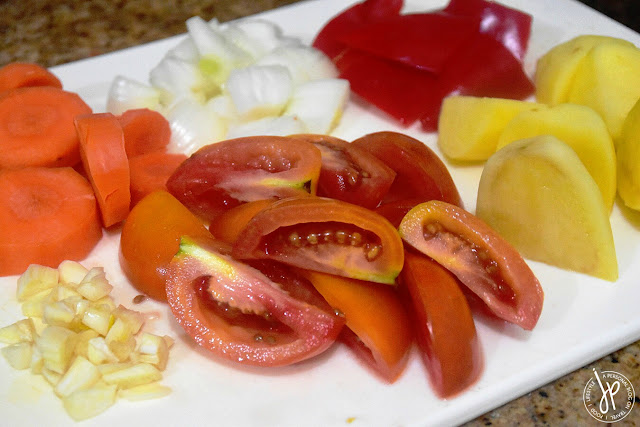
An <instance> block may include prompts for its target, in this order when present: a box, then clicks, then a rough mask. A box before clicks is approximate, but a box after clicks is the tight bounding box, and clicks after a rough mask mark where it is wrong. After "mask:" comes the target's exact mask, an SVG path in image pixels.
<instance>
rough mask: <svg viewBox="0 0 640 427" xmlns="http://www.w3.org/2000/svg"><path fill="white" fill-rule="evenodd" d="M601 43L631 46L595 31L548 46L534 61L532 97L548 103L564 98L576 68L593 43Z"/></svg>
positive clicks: (555, 103)
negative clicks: (546, 50)
mask: <svg viewBox="0 0 640 427" xmlns="http://www.w3.org/2000/svg"><path fill="white" fill-rule="evenodd" d="M601 44H620V45H627V46H633V44H632V43H631V42H628V41H626V40H622V39H618V38H614V37H608V36H598V35H590V34H587V35H581V36H578V37H575V38H573V39H571V40H569V41H567V42H564V43H561V44H559V45H557V46H555V47H554V48H552V49H551V50H550V51H549V52H547V53H546V54H545V55H543V56H542V57H540V59H539V60H538V63H537V65H536V72H535V77H534V81H535V85H536V100H537V101H538V102H542V103H545V104H549V105H557V104H561V103H563V102H567V100H568V97H569V89H570V88H571V85H572V83H573V78H574V75H575V73H576V69H577V68H578V66H579V65H580V63H581V62H582V60H583V59H584V57H585V56H586V55H587V53H588V52H589V51H590V50H591V49H592V48H593V47H594V46H598V45H601Z"/></svg>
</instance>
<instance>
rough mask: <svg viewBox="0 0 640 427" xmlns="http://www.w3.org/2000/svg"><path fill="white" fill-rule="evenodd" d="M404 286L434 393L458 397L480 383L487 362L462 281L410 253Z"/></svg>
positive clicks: (405, 263) (402, 282)
mask: <svg viewBox="0 0 640 427" xmlns="http://www.w3.org/2000/svg"><path fill="white" fill-rule="evenodd" d="M400 282H401V286H402V287H403V288H404V289H403V290H405V292H406V293H407V294H408V300H409V301H408V306H409V307H410V311H411V313H412V315H413V319H414V323H413V324H414V326H415V329H416V337H417V340H418V344H419V346H420V349H421V355H422V358H423V360H424V362H425V365H426V366H427V369H428V372H429V378H430V379H431V383H432V385H433V388H434V389H435V391H436V393H437V394H438V396H440V397H441V398H449V397H452V396H455V395H456V394H459V393H460V392H462V391H464V390H465V389H467V388H468V387H469V386H470V385H472V384H473V383H475V382H476V380H477V379H478V378H479V376H480V374H481V372H482V366H483V357H482V351H481V348H480V344H479V340H478V336H477V333H476V327H475V323H474V320H473V317H472V315H471V310H470V308H469V304H468V303H467V300H466V298H465V296H464V294H463V292H462V290H461V288H460V285H459V281H458V279H456V277H455V276H454V275H453V274H451V273H450V272H449V271H448V270H446V269H445V268H444V267H442V266H441V265H440V264H438V263H437V262H435V261H433V260H432V259H431V258H429V257H427V256H425V255H423V254H421V253H419V252H415V251H412V250H408V251H407V252H406V253H405V261H404V268H403V269H402V274H401V280H400Z"/></svg>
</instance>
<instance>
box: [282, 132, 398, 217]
mask: <svg viewBox="0 0 640 427" xmlns="http://www.w3.org/2000/svg"><path fill="white" fill-rule="evenodd" d="M294 137H295V138H301V139H304V140H306V141H309V142H311V143H313V144H314V145H315V146H316V147H318V149H320V152H321V153H322V168H321V169H320V178H319V179H318V190H317V195H318V196H320V197H329V198H331V199H337V200H342V201H343V202H348V203H352V204H354V205H358V206H364V207H365V208H369V209H373V208H375V207H376V206H378V205H379V204H380V202H381V201H382V198H383V197H384V196H385V195H386V194H387V192H388V191H389V188H391V185H392V184H393V180H394V178H395V176H396V173H395V172H394V171H393V169H391V168H390V167H388V166H387V165H386V164H385V163H384V162H382V161H381V160H379V159H378V158H377V157H376V156H374V155H373V154H371V153H370V152H369V151H367V150H364V149H362V148H361V147H358V146H356V145H354V144H351V143H349V142H347V141H344V140H342V139H339V138H335V137H331V136H327V135H311V134H309V135H294Z"/></svg>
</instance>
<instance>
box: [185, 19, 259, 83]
mask: <svg viewBox="0 0 640 427" xmlns="http://www.w3.org/2000/svg"><path fill="white" fill-rule="evenodd" d="M214 22H215V21H214ZM214 22H209V23H207V22H206V21H204V20H203V19H202V18H200V17H198V16H194V17H193V18H189V19H187V30H188V31H189V35H190V36H191V39H192V40H193V43H194V44H195V46H196V48H197V49H198V52H199V53H200V60H199V62H198V65H199V68H200V71H201V72H202V73H203V74H204V75H206V76H207V77H208V78H210V79H212V80H213V81H215V82H216V83H218V84H222V83H224V81H225V80H226V79H227V77H228V76H229V73H230V72H231V70H232V69H234V68H238V67H243V66H246V65H249V64H250V63H251V62H252V61H253V59H252V58H251V56H250V55H249V54H248V53H246V52H245V51H243V50H242V49H241V48H239V47H237V46H236V45H234V44H233V43H231V42H230V41H229V40H227V39H226V38H225V37H224V35H223V34H222V30H220V28H219V26H217V25H215V23H214Z"/></svg>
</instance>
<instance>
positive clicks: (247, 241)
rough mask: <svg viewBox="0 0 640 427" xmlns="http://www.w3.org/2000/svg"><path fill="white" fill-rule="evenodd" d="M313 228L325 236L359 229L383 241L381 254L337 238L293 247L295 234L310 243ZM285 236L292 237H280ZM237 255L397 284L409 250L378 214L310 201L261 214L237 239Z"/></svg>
mask: <svg viewBox="0 0 640 427" xmlns="http://www.w3.org/2000/svg"><path fill="white" fill-rule="evenodd" d="M309 225H311V226H315V225H318V227H317V228H318V230H317V231H319V232H323V231H324V230H325V229H329V231H341V230H344V229H349V228H351V229H356V230H359V232H360V233H361V234H367V235H370V236H372V239H373V240H374V241H375V240H377V242H376V243H377V244H378V245H379V247H380V251H379V252H378V253H377V255H376V256H375V257H374V258H373V259H369V258H367V254H368V251H367V250H365V249H366V247H365V246H364V243H363V245H359V246H356V245H352V244H345V242H342V243H339V242H337V241H336V240H337V239H336V236H335V235H333V236H331V237H330V239H329V240H328V241H325V240H322V239H318V244H309V245H307V244H306V243H304V244H302V243H301V244H300V246H296V245H293V244H290V241H289V240H288V239H289V237H290V233H291V232H295V233H296V234H298V236H299V237H300V236H304V237H305V238H306V236H307V234H308V232H310V230H309V229H306V228H305V227H307V226H309ZM298 230H300V232H299V233H298ZM280 232H284V233H285V234H287V236H284V235H282V234H279V235H278V233H280ZM277 236H279V237H281V238H283V239H282V240H280V239H279V237H277ZM270 239H273V240H270ZM305 242H306V240H305ZM233 255H234V257H236V258H238V259H272V260H275V261H280V262H283V263H286V264H289V265H293V266H296V267H299V268H303V269H309V270H315V271H319V272H324V273H329V274H335V275H337V276H344V277H350V278H354V279H359V280H367V281H371V282H377V283H386V284H395V278H396V277H397V276H398V274H399V273H400V270H401V269H402V263H403V257H404V251H403V246H402V241H401V240H400V237H399V235H398V231H397V229H396V228H395V227H393V225H391V223H389V221H387V220H386V219H384V218H383V217H382V216H380V215H378V214H376V213H375V212H373V211H371V210H369V209H366V208H363V207H361V206H357V205H353V204H351V203H346V202H342V201H340V200H334V199H328V198H324V197H306V198H292V199H283V200H278V201H276V202H274V203H273V204H272V205H271V206H269V207H267V208H266V209H264V210H262V211H260V212H258V213H257V214H256V215H255V216H253V218H251V220H249V222H248V223H247V225H246V226H245V228H244V229H243V230H242V231H241V232H240V234H239V235H238V236H237V240H236V241H235V243H234V245H233Z"/></svg>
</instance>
